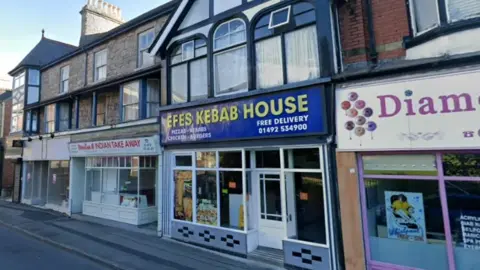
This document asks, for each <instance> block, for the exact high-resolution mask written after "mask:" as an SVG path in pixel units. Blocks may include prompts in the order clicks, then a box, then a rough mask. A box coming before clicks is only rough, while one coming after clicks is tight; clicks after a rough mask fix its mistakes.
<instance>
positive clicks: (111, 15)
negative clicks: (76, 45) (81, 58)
mask: <svg viewBox="0 0 480 270" xmlns="http://www.w3.org/2000/svg"><path fill="white" fill-rule="evenodd" d="M80 14H81V15H82V33H81V35H80V46H82V45H83V44H85V43H88V42H89V41H90V40H92V39H93V38H94V37H95V36H96V35H97V34H101V33H105V32H108V31H110V30H112V29H113V28H115V27H117V26H119V25H121V24H122V23H124V21H123V19H122V10H121V9H120V8H119V7H117V6H114V5H112V4H110V3H108V2H105V1H103V0H87V4H86V5H85V6H84V7H83V8H82V10H81V11H80Z"/></svg>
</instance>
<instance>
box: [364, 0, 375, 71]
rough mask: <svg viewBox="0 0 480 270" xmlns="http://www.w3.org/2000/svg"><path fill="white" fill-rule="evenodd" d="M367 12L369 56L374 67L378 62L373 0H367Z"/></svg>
mask: <svg viewBox="0 0 480 270" xmlns="http://www.w3.org/2000/svg"><path fill="white" fill-rule="evenodd" d="M365 12H366V13H367V30H368V39H369V41H370V42H369V50H368V51H369V58H370V62H371V64H372V66H373V67H375V66H376V65H377V63H378V52H377V43H376V41H375V30H374V29H373V9H372V0H365Z"/></svg>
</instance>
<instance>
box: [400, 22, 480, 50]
mask: <svg viewBox="0 0 480 270" xmlns="http://www.w3.org/2000/svg"><path fill="white" fill-rule="evenodd" d="M479 25H480V17H476V18H472V19H467V20H462V21H456V22H452V23H448V24H445V25H441V26H439V27H436V28H433V29H432V30H430V31H428V32H425V33H423V34H420V35H418V36H415V37H405V38H404V41H403V43H404V45H405V49H410V48H412V47H415V46H418V45H421V44H423V43H426V42H429V41H431V40H434V39H436V38H439V37H442V36H446V35H450V34H453V33H457V32H461V31H465V30H469V29H473V28H479V27H480V26H479Z"/></svg>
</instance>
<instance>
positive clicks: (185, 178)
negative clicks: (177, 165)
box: [173, 170, 193, 221]
mask: <svg viewBox="0 0 480 270" xmlns="http://www.w3.org/2000/svg"><path fill="white" fill-rule="evenodd" d="M173 173H174V186H175V193H174V218H175V219H178V220H185V221H193V208H192V205H193V196H192V187H193V185H192V184H193V181H192V179H193V178H192V171H186V170H175V171H174V172H173Z"/></svg>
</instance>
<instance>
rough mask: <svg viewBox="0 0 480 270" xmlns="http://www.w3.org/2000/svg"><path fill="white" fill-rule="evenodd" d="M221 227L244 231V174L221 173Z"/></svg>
mask: <svg viewBox="0 0 480 270" xmlns="http://www.w3.org/2000/svg"><path fill="white" fill-rule="evenodd" d="M220 188H221V191H220V194H221V196H220V211H221V212H220V225H221V226H222V227H225V228H232V229H240V230H243V226H244V224H243V211H244V209H243V186H242V172H233V171H221V172H220Z"/></svg>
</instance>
